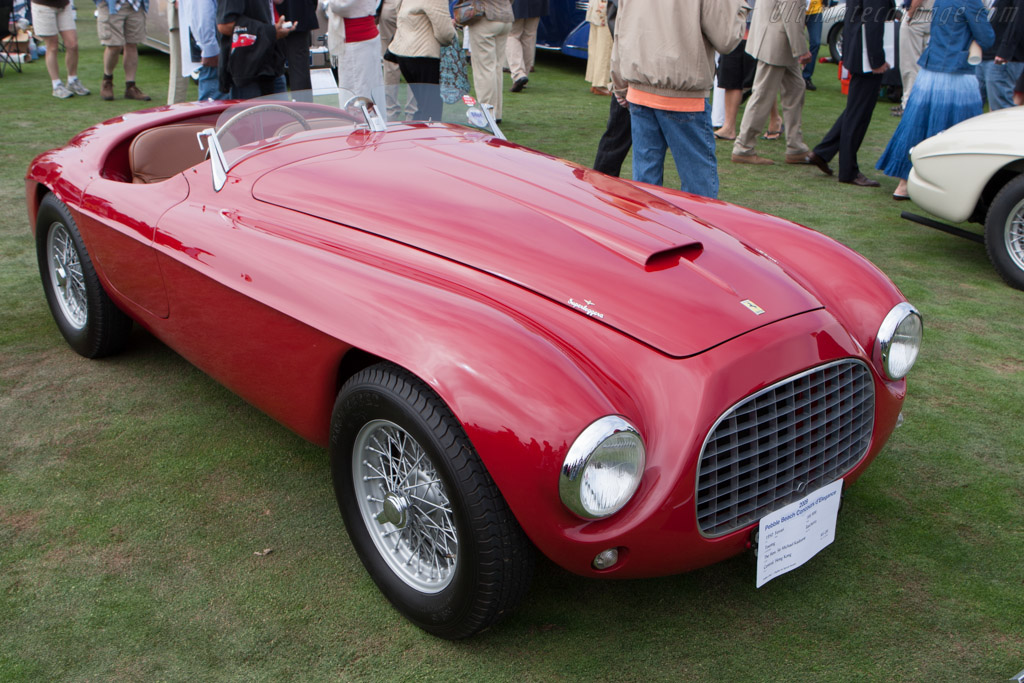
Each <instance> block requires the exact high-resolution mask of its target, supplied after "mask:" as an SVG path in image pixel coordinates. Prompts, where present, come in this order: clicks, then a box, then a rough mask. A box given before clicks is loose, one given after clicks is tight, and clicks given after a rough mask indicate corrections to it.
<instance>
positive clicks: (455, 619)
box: [330, 363, 534, 639]
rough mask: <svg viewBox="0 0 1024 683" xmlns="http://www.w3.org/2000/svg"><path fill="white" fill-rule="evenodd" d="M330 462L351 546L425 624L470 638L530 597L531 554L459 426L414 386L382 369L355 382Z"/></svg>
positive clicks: (335, 419)
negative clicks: (528, 595)
mask: <svg viewBox="0 0 1024 683" xmlns="http://www.w3.org/2000/svg"><path fill="white" fill-rule="evenodd" d="M330 460H331V474H332V477H333V480H334V492H335V495H336V497H337V499H338V507H339V508H340V509H341V514H342V517H343V518H344V520H345V527H346V529H347V530H348V533H349V537H350V538H351V539H352V545H353V546H354V547H355V549H356V552H357V553H358V554H359V558H360V560H362V562H363V565H364V566H365V567H366V569H367V571H369V573H370V576H371V577H372V578H373V580H374V582H375V583H376V584H377V587H378V588H380V590H381V592H382V593H384V595H385V597H387V599H388V600H390V601H391V603H392V604H393V605H394V606H395V607H396V608H397V609H398V611H399V612H401V613H402V614H404V615H405V616H406V617H407V618H408V619H409V620H410V621H412V622H413V623H415V624H416V625H417V626H419V627H420V628H422V629H424V630H425V631H428V632H429V633H432V634H434V635H435V636H438V637H441V638H447V639H458V638H465V637H468V636H471V635H473V634H475V633H478V632H479V631H482V630H483V629H485V628H488V627H489V626H491V625H492V624H494V623H496V622H497V621H498V620H500V619H501V618H503V617H504V616H506V615H507V614H508V613H510V612H511V611H512V610H513V609H514V608H515V606H516V605H517V604H518V603H519V601H520V600H521V599H522V597H523V596H524V595H525V594H526V591H527V588H528V587H529V583H530V579H531V577H532V574H533V565H534V550H533V546H532V545H531V544H530V542H529V540H527V538H526V536H525V534H524V533H523V531H522V529H521V528H520V527H519V524H518V523H517V522H516V520H515V517H514V516H513V515H512V512H511V510H509V508H508V506H507V505H506V503H505V500H504V499H503V498H502V496H501V493H500V492H499V491H498V488H497V486H495V484H494V481H493V480H492V479H491V477H490V475H489V474H488V473H487V470H486V469H485V468H484V466H483V463H482V462H481V461H480V458H479V457H478V456H477V454H476V451H475V450H474V449H473V445H472V444H471V443H470V442H469V439H468V438H467V437H466V434H465V432H463V430H462V427H461V425H460V424H459V422H458V420H457V419H456V418H455V416H454V415H452V414H451V412H450V411H449V410H448V408H447V406H445V404H444V402H443V401H441V399H440V398H439V397H438V396H437V395H436V394H434V393H433V392H432V391H431V390H430V388H429V387H428V386H427V385H426V384H424V383H423V382H422V381H421V380H419V379H418V378H417V377H415V376H414V375H412V374H410V373H409V372H407V371H405V370H403V369H402V368H399V367H397V366H395V365H391V364H389V363H381V364H378V365H374V366H371V367H369V368H366V369H365V370H362V371H360V372H359V373H357V374H356V375H355V376H353V377H352V378H351V379H349V380H348V381H347V382H346V383H345V385H344V386H343V387H342V389H341V392H340V393H339V394H338V399H337V401H336V402H335V405H334V413H333V415H332V419H331V438H330Z"/></svg>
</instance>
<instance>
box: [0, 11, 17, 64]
mask: <svg viewBox="0 0 1024 683" xmlns="http://www.w3.org/2000/svg"><path fill="white" fill-rule="evenodd" d="M13 9H14V0H0V77H3V75H4V72H5V71H7V66H8V65H10V66H11V67H12V68H13V69H14V70H15V71H17V72H18V73H21V55H17V56H15V54H17V53H15V54H11V52H10V50H9V47H10V46H11V45H14V40H15V37H16V33H15V32H14V31H12V30H11V10H13Z"/></svg>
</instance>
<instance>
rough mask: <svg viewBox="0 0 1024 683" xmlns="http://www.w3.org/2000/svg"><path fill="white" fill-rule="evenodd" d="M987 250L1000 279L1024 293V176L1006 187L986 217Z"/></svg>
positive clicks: (1000, 191) (1015, 179)
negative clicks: (1023, 290)
mask: <svg viewBox="0 0 1024 683" xmlns="http://www.w3.org/2000/svg"><path fill="white" fill-rule="evenodd" d="M985 250H986V251H988V258H989V260H990V261H992V265H993V266H994V267H995V269H996V272H998V273H999V276H1000V277H1002V278H1003V280H1005V281H1006V284H1008V285H1010V286H1011V287H1014V288H1015V289H1024V175H1018V176H1017V177H1016V178H1014V179H1013V180H1011V181H1010V182H1008V183H1006V185H1004V186H1003V189H1001V190H999V194H997V195H996V198H995V199H994V200H992V205H991V206H989V209H988V215H987V216H986V217H985Z"/></svg>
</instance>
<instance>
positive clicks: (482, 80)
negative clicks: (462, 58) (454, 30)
mask: <svg viewBox="0 0 1024 683" xmlns="http://www.w3.org/2000/svg"><path fill="white" fill-rule="evenodd" d="M510 28H512V24H511V23H510V22H502V21H491V20H490V19H480V20H478V21H474V22H473V23H472V24H470V26H469V50H470V52H469V56H470V64H471V65H472V67H473V90H475V91H476V99H477V101H478V102H482V103H484V104H489V105H491V106H492V107H494V118H495V119H500V118H501V91H502V85H503V83H504V81H503V74H502V72H501V66H502V64H504V63H505V40H506V37H507V36H508V32H509V29H510Z"/></svg>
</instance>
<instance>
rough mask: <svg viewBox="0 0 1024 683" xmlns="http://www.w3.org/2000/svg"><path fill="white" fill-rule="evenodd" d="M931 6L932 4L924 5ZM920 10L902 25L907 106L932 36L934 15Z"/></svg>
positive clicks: (901, 39) (927, 10) (904, 87)
mask: <svg viewBox="0 0 1024 683" xmlns="http://www.w3.org/2000/svg"><path fill="white" fill-rule="evenodd" d="M924 4H930V3H924ZM924 4H922V8H919V9H918V10H917V12H915V13H914V18H913V19H911V20H910V21H904V22H901V23H900V78H902V79H903V102H902V103H901V106H903V107H906V106H907V100H908V99H909V98H910V90H911V88H913V87H914V80H915V79H916V78H917V72H918V71H919V70H920V69H921V67H920V66H918V64H917V60H919V59H921V55H922V53H924V49H925V48H926V47H927V46H928V39H929V38H930V37H931V35H932V13H931V10H929V9H923V7H924Z"/></svg>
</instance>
